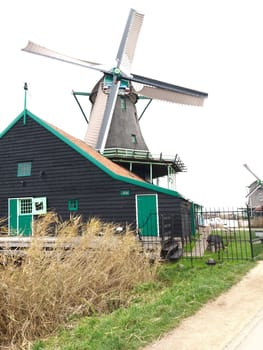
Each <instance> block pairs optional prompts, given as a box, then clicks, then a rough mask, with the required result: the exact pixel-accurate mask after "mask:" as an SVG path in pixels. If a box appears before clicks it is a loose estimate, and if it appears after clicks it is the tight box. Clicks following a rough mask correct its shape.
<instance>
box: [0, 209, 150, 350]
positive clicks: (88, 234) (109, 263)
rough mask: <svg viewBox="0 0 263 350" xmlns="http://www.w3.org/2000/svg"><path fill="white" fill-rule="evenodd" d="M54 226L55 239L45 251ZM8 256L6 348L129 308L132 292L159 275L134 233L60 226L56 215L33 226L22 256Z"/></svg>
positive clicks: (0, 292)
mask: <svg viewBox="0 0 263 350" xmlns="http://www.w3.org/2000/svg"><path fill="white" fill-rule="evenodd" d="M51 228H52V230H53V232H54V230H55V234H56V240H55V241H54V242H53V246H52V248H50V249H48V250H47V249H46V243H47V239H46V237H47V234H50V229H51ZM7 253H8V254H6V255H3V254H2V258H1V265H0V302H1V303H0V345H1V346H6V347H7V348H8V349H12V348H14V349H16V348H19V349H21V348H23V347H25V346H26V344H28V343H29V342H30V341H32V340H34V339H37V338H41V337H45V336H47V335H49V334H51V333H53V332H55V331H56V330H57V328H58V327H59V326H60V325H63V324H65V323H66V322H67V321H68V320H69V319H70V318H72V317H73V316H76V317H78V316H84V315H91V314H93V313H101V312H110V311H112V310H113V309H115V308H117V307H120V306H122V305H123V306H125V305H127V304H128V303H129V301H130V295H131V294H129V291H130V290H131V289H132V288H133V287H134V286H135V285H136V284H138V283H141V282H145V281H149V280H152V279H154V277H155V272H156V265H152V264H151V262H150V261H149V259H148V257H147V256H146V255H145V254H144V252H143V250H142V247H141V245H140V243H139V242H138V241H137V240H136V237H135V235H134V233H133V232H132V231H131V230H129V229H125V230H124V231H123V232H122V233H121V234H116V225H114V224H105V223H103V222H101V221H100V220H98V219H91V220H90V221H89V222H85V223H84V222H82V221H81V218H80V217H72V218H71V219H70V220H68V221H66V222H62V221H60V220H59V219H58V217H57V215H56V214H54V213H49V214H48V215H46V216H44V217H43V218H42V219H40V220H38V221H37V222H35V224H34V237H33V238H32V242H31V246H30V248H28V249H27V250H25V251H24V255H23V256H22V258H20V257H19V254H17V253H18V252H12V251H9V252H7Z"/></svg>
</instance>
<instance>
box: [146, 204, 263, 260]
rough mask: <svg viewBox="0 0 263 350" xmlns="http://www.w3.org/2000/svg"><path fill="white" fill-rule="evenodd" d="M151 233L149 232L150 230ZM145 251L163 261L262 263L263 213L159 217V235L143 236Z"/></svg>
mask: <svg viewBox="0 0 263 350" xmlns="http://www.w3.org/2000/svg"><path fill="white" fill-rule="evenodd" d="M148 232H149V230H148ZM140 240H141V242H142V244H143V247H144V248H145V249H146V250H147V251H149V252H150V253H152V254H156V253H157V254H159V255H160V257H161V258H162V259H165V260H174V261H177V260H178V259H192V260H195V259H205V261H207V263H211V264H213V263H215V262H216V261H223V260H249V259H263V212H259V211H253V210H251V209H250V208H238V209H235V210H234V209H231V210H225V209H218V210H211V209H209V210H207V209H206V210H204V209H201V208H194V210H189V211H185V212H181V213H179V214H178V213H177V214H174V215H171V214H169V215H160V217H159V234H158V235H157V236H150V235H148V236H140Z"/></svg>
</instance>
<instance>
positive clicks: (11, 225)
mask: <svg viewBox="0 0 263 350" xmlns="http://www.w3.org/2000/svg"><path fill="white" fill-rule="evenodd" d="M32 219H33V215H32V198H11V199H9V200H8V229H9V234H10V235H11V236H17V235H20V236H31V235H32Z"/></svg>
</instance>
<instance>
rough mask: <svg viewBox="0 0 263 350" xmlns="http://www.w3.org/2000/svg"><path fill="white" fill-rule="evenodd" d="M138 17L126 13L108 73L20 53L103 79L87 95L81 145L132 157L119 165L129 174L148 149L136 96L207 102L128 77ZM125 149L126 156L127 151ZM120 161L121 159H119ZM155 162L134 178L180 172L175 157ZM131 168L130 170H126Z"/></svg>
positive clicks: (41, 50)
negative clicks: (91, 72)
mask: <svg viewBox="0 0 263 350" xmlns="http://www.w3.org/2000/svg"><path fill="white" fill-rule="evenodd" d="M143 18H144V16H143V15H142V14H141V13H139V12H137V11H136V10H134V9H131V10H130V13H129V16H128V19H127V22H126V25H125V28H124V32H123V35H122V38H121V41H120V45H119V49H118V52H117V55H116V64H115V66H114V68H112V69H109V70H105V69H104V68H103V67H105V65H102V64H99V63H95V62H91V61H86V60H81V59H77V58H73V57H70V56H66V55H63V54H61V53H58V52H56V51H52V50H49V49H47V48H45V47H43V46H40V45H38V44H35V43H33V42H31V41H29V42H28V44H27V46H26V47H25V48H23V49H22V50H23V51H26V52H29V53H33V54H37V55H41V56H45V57H48V58H52V59H56V60H60V61H63V62H67V63H71V64H75V65H78V66H82V67H85V68H88V69H93V70H97V71H98V72H100V73H102V74H103V76H102V78H101V79H100V80H99V81H98V83H97V84H96V85H95V87H94V88H93V90H92V93H91V95H90V100H91V102H92V105H93V106H92V109H91V114H90V118H89V121H88V122H89V123H88V124H89V125H88V129H87V132H86V135H85V141H86V142H87V143H88V144H89V145H91V146H93V147H94V148H96V149H97V150H98V151H99V152H100V153H102V154H104V155H105V156H107V152H106V151H107V150H112V149H115V150H116V149H117V150H125V154H126V155H128V156H130V155H131V154H132V156H133V158H135V160H136V162H133V163H131V162H129V164H128V165H127V164H126V163H125V165H126V167H127V168H129V169H130V170H132V171H135V169H134V167H135V166H139V163H140V162H139V160H138V152H142V153H141V154H140V156H139V158H140V160H142V159H141V158H142V157H148V156H149V150H148V147H147V145H146V143H145V141H144V138H143V135H142V132H141V129H140V125H139V118H138V115H137V110H136V102H137V100H138V98H139V97H141V96H144V97H146V98H149V99H158V100H164V101H169V102H173V103H179V104H186V105H193V106H202V105H203V103H204V100H205V98H207V97H208V94H207V93H204V92H201V91H197V90H192V89H188V88H184V87H180V86H177V85H173V84H169V83H166V82H163V81H159V80H155V79H152V78H147V77H145V76H140V75H137V74H133V73H131V66H132V62H133V58H134V54H135V48H136V44H137V40H138V36H139V33H140V30H141V26H142V23H143ZM127 150H129V151H128V152H127ZM130 150H132V151H134V150H136V151H137V154H135V152H132V153H130ZM119 153H120V152H119ZM108 154H109V153H108ZM119 158H120V156H119V155H118V156H117V157H116V156H114V160H115V161H116V162H120V161H121V160H120V159H119ZM121 158H122V159H123V155H122V156H121ZM124 158H125V157H124ZM118 159H119V160H118ZM137 160H138V162H139V163H138V162H137ZM144 161H145V160H144ZM162 161H163V160H162ZM157 163H158V162H156V163H155V165H156V166H153V165H152V160H151V169H150V168H149V169H150V170H147V171H146V170H145V165H144V166H142V164H141V166H140V168H141V170H139V169H138V171H137V173H139V175H142V176H143V177H144V178H146V177H147V176H148V175H149V173H151V174H150V177H151V179H152V178H156V177H159V176H160V175H161V176H162V175H163V174H164V173H166V172H167V170H168V172H169V169H174V170H175V171H177V172H178V171H183V170H182V169H183V168H184V166H183V164H182V162H181V161H180V160H179V158H178V156H176V157H175V160H173V161H172V163H171V161H170V162H169V164H165V165H164V166H161V163H160V164H159V166H158V164H157ZM131 166H132V167H133V169H131ZM168 166H169V169H168ZM164 168H165V171H164ZM145 171H146V173H148V175H146V173H145ZM141 173H142V174H141Z"/></svg>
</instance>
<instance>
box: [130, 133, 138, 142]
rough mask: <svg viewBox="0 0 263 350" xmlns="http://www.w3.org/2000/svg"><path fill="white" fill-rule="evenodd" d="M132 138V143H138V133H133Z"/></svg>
mask: <svg viewBox="0 0 263 350" xmlns="http://www.w3.org/2000/svg"><path fill="white" fill-rule="evenodd" d="M131 139H132V143H133V144H136V143H137V138H136V135H134V134H132V135H131Z"/></svg>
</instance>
